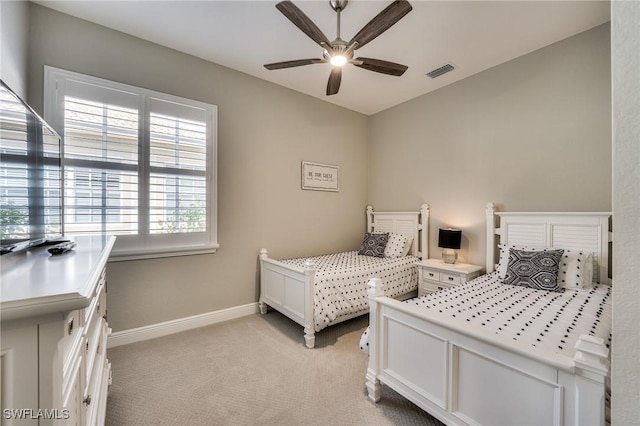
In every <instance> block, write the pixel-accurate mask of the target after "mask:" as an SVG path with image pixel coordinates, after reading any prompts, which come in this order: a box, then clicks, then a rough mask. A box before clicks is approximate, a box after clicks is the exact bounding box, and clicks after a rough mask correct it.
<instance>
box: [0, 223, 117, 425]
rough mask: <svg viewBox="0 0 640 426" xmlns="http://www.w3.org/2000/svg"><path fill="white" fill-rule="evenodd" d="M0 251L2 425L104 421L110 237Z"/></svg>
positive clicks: (107, 380) (108, 371) (108, 366)
mask: <svg viewBox="0 0 640 426" xmlns="http://www.w3.org/2000/svg"><path fill="white" fill-rule="evenodd" d="M71 239H72V240H74V241H76V242H77V246H76V247H75V248H74V249H73V250H72V251H70V252H67V253H64V254H61V255H55V256H53V255H50V254H49V252H48V251H47V247H40V248H36V249H32V250H29V251H26V252H22V253H15V254H13V253H12V254H8V255H4V256H1V257H0V280H1V282H0V285H1V292H0V320H1V333H2V334H1V337H0V342H1V345H0V390H1V392H2V393H1V394H0V402H1V406H2V413H1V414H2V425H5V424H8V425H11V424H15V425H26V424H29V425H31V424H37V425H67V424H69V425H99V424H103V423H104V418H105V412H106V405H107V390H108V387H109V384H110V382H111V364H110V363H109V361H108V359H107V351H106V349H107V337H108V335H109V333H110V331H111V330H110V329H109V327H108V323H107V299H106V291H107V281H106V275H105V266H106V263H107V259H108V258H109V254H110V252H111V248H112V247H113V244H114V241H115V237H110V236H88V237H76V238H71Z"/></svg>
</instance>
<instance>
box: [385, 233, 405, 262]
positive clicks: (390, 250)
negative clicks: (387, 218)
mask: <svg viewBox="0 0 640 426" xmlns="http://www.w3.org/2000/svg"><path fill="white" fill-rule="evenodd" d="M406 243H407V237H406V236H405V235H402V234H391V233H390V234H389V240H387V245H386V247H385V248H384V257H401V256H402V252H403V250H404V246H405V245H406Z"/></svg>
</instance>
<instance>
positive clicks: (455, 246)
mask: <svg viewBox="0 0 640 426" xmlns="http://www.w3.org/2000/svg"><path fill="white" fill-rule="evenodd" d="M461 241H462V231H461V230H460V229H451V228H447V229H440V232H439V234H438V247H442V248H443V249H444V250H442V261H443V262H444V263H456V252H455V251H454V250H460V242H461Z"/></svg>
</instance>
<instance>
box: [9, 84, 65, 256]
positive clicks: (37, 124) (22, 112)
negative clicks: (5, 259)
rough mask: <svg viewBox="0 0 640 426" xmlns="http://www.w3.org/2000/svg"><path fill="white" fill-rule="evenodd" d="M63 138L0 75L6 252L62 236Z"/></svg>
mask: <svg viewBox="0 0 640 426" xmlns="http://www.w3.org/2000/svg"><path fill="white" fill-rule="evenodd" d="M61 179H62V168H61V157H60V137H59V136H58V134H57V133H56V132H55V131H54V130H53V129H52V128H51V127H50V126H49V125H47V123H46V122H45V121H44V120H43V119H41V118H40V117H39V116H38V115H37V114H36V113H35V112H34V111H33V109H31V108H30V107H29V106H28V105H27V104H26V103H25V102H23V101H22V100H21V99H20V98H19V97H18V96H17V95H16V94H15V93H14V92H13V91H12V90H11V89H10V88H9V87H7V86H6V84H5V83H4V82H3V81H2V80H0V245H2V249H3V250H2V254H5V253H8V252H11V251H14V249H16V250H17V249H19V248H25V247H30V246H33V245H37V244H40V243H42V242H44V241H46V240H50V239H55V238H57V237H60V236H61V235H62V233H63V229H62V227H63V226H62V194H61Z"/></svg>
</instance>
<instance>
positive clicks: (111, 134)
mask: <svg viewBox="0 0 640 426" xmlns="http://www.w3.org/2000/svg"><path fill="white" fill-rule="evenodd" d="M45 74H46V77H45V81H46V83H47V87H46V88H45V93H47V95H49V96H50V101H49V102H47V103H46V105H47V107H48V108H49V109H48V110H46V112H45V114H46V115H51V116H52V117H54V119H52V120H51V121H52V125H53V126H54V127H56V126H59V129H58V130H59V132H60V133H61V135H62V136H63V147H64V149H63V151H64V154H63V158H64V196H65V198H64V205H65V206H64V222H65V233H66V234H67V235H78V234H96V233H102V234H111V235H117V236H118V238H117V240H116V246H115V248H114V256H115V257H116V258H118V257H121V258H127V259H128V258H138V257H149V256H167V255H178V254H190V253H202V252H213V251H215V249H216V248H217V247H218V245H217V241H216V239H217V233H216V223H215V217H216V214H215V212H216V199H215V166H216V161H215V150H216V144H215V123H216V119H215V118H216V117H215V116H216V107H215V106H213V105H208V104H203V103H200V102H195V101H191V100H188V99H182V98H177V97H174V96H170V95H165V94H161V93H157V92H152V91H148V90H145V89H140V88H136V87H132V86H126V85H122V84H119V83H114V82H109V81H106V80H101V79H96V78H93V77H88V76H83V75H79V74H76V73H70V72H68V71H63V70H56V69H54V68H51V67H46V68H45Z"/></svg>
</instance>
